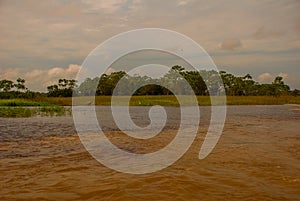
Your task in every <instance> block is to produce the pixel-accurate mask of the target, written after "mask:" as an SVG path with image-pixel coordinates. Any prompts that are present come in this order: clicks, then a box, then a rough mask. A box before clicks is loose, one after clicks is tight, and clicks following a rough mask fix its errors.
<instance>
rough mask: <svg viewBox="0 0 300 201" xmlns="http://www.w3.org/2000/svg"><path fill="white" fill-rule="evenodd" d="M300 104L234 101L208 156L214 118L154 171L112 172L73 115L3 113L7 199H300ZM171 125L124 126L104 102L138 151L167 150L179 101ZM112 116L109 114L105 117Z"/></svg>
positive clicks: (2, 179)
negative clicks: (141, 132) (156, 128)
mask: <svg viewBox="0 0 300 201" xmlns="http://www.w3.org/2000/svg"><path fill="white" fill-rule="evenodd" d="M299 109H300V107H299V106H289V105H284V106H229V107H228V114H227V120H226V124H225V128H224V132H223V135H222V136H221V139H220V141H219V143H218V144H217V146H216V147H215V149H214V151H213V152H212V153H211V154H210V155H209V156H208V157H207V158H205V159H204V160H198V152H199V149H200V146H201V143H202V142H203V138H204V137H205V133H206V131H207V128H208V124H209V118H210V115H209V107H202V108H201V126H200V130H199V133H198V136H197V139H196V140H195V142H194V143H193V145H192V146H191V148H190V149H189V151H188V152H187V153H186V154H185V155H184V156H183V157H182V158H181V159H180V160H179V161H177V162H176V163H175V164H173V165H172V166H170V167H168V168H166V169H164V170H162V171H159V172H156V173H152V174H145V175H129V174H124V173H118V172H115V171H112V170H110V169H108V168H106V167H105V166H103V165H101V164H99V163H98V162H97V161H95V160H94V159H93V158H92V157H91V156H90V155H89V154H88V153H87V152H86V151H85V149H84V148H83V146H82V145H81V143H80V140H79V138H78V136H77V135H75V129H74V126H73V120H72V117H51V118H50V117H43V118H36V117H34V118H16V119H7V118H0V164H1V166H0V172H1V174H0V186H1V188H0V199H1V200H229V199H230V200H300V193H299V189H300V176H299V175H300V155H299V153H300V134H299V130H300V124H299V120H300V110H299ZM148 110H149V108H148V107H133V108H131V115H132V119H133V121H134V122H135V123H136V124H137V125H140V126H147V125H148V124H149V119H148V116H147V115H148V114H147V111H148ZM166 111H167V115H168V121H167V124H166V127H165V129H164V130H163V132H162V133H160V134H159V135H158V136H155V137H154V138H153V139H150V140H141V139H132V138H129V137H128V136H126V135H124V134H123V133H121V132H119V131H118V128H117V127H116V126H115V125H114V123H113V122H112V121H111V120H110V119H109V118H108V117H109V109H108V108H107V107H98V108H97V112H98V113H97V115H98V120H99V121H100V123H102V124H103V125H105V129H104V130H105V134H106V135H107V136H108V138H109V139H110V140H111V141H112V142H113V143H114V144H116V145H117V146H119V147H121V148H122V149H124V150H126V151H129V152H135V153H149V152H152V151H155V150H159V149H161V148H162V147H164V146H165V145H166V144H168V143H169V142H170V141H172V139H173V138H174V136H175V134H176V129H177V128H178V123H179V119H180V111H179V110H178V108H175V107H169V108H167V110H166ZM103 116H105V117H106V118H103Z"/></svg>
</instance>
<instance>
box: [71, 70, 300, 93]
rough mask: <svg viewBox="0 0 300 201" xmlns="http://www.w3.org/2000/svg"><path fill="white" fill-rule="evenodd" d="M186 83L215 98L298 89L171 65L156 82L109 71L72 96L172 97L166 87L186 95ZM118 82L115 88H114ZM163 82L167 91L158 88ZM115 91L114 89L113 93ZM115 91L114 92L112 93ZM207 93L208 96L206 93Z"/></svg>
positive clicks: (277, 80) (280, 81) (276, 81)
mask: <svg viewBox="0 0 300 201" xmlns="http://www.w3.org/2000/svg"><path fill="white" fill-rule="evenodd" d="M219 77H221V78H222V80H223V84H224V88H220V87H219V86H220V85H222V83H220V80H219V79H218V78H219ZM185 81H187V82H188V83H189V85H190V86H191V87H192V89H193V92H194V93H195V94H196V95H218V94H221V93H222V92H224V90H225V92H226V94H227V95H229V96H274V97H279V96H282V95H293V96H299V95H300V93H299V92H300V91H299V90H293V91H291V90H290V87H289V86H288V85H286V84H285V83H284V81H283V78H282V77H280V76H277V77H276V78H275V79H274V81H273V82H272V83H271V84H260V83H258V82H255V81H254V80H253V79H252V77H251V75H249V74H247V75H245V76H234V75H232V74H230V73H226V72H225V71H220V72H219V73H218V72H216V71H205V70H203V71H200V72H198V71H185V69H184V68H183V67H181V66H173V67H172V68H171V69H170V70H169V71H168V73H166V74H165V75H164V76H163V77H161V78H158V79H153V78H151V77H147V76H139V75H134V76H130V75H128V74H126V72H123V71H119V72H113V73H111V74H110V75H106V74H103V75H102V76H101V77H100V78H98V77H96V78H94V79H91V78H87V79H86V80H85V81H84V82H83V83H82V84H80V86H79V87H78V88H76V89H75V94H76V95H78V96H91V95H94V94H96V95H104V96H110V95H112V94H113V93H114V95H130V94H131V92H130V91H129V89H131V88H137V87H136V86H140V85H144V86H143V87H141V88H138V89H137V90H136V91H135V92H134V94H133V95H172V94H173V93H172V92H171V91H169V90H168V89H167V88H170V89H175V90H176V91H175V92H176V94H177V95H190V94H191V93H190V91H189V90H188V88H186V87H185V85H184V82H185ZM117 83H118V88H117V89H116V86H117ZM161 83H164V84H165V86H167V88H164V87H162V86H161ZM115 89H116V90H115ZM114 90H115V91H114ZM209 93H210V94H209Z"/></svg>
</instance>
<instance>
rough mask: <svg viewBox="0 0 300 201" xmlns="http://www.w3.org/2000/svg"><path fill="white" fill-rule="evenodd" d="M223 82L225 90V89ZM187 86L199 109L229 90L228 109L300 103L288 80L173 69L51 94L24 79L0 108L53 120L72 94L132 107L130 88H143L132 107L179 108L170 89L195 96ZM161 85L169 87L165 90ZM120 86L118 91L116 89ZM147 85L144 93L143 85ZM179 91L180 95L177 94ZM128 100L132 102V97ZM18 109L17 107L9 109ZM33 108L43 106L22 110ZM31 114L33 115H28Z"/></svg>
mask: <svg viewBox="0 0 300 201" xmlns="http://www.w3.org/2000/svg"><path fill="white" fill-rule="evenodd" d="M218 77H221V78H222V81H223V84H224V88H223V89H222V88H220V87H219V85H220V80H219V79H218ZM184 82H187V83H188V84H189V85H190V86H191V88H192V90H193V92H194V93H195V94H196V95H197V98H198V102H199V105H210V97H209V95H211V96H215V95H218V94H220V93H222V92H224V91H222V90H225V92H226V94H227V97H226V98H227V104H228V105H245V104H253V105H254V104H255V105H261V104H270V105H274V104H300V90H298V89H295V90H292V91H291V90H290V87H289V86H288V85H286V84H285V82H284V80H283V78H282V77H279V76H278V77H276V78H275V79H274V81H273V82H272V83H271V84H260V83H258V82H255V81H254V80H253V79H252V77H251V75H249V74H247V75H245V76H234V75H232V74H230V73H226V72H225V71H220V72H216V71H205V70H204V71H200V72H198V71H186V70H185V69H184V68H183V67H181V66H178V65H177V66H173V67H172V68H171V69H170V70H169V71H168V72H167V73H166V74H165V75H164V76H163V77H161V78H157V79H153V78H150V77H147V76H139V75H134V76H130V75H128V74H127V73H126V72H123V71H120V72H113V73H111V74H110V75H107V74H103V75H102V76H101V77H95V78H87V79H86V80H85V81H84V82H83V83H81V84H80V85H79V86H77V81H76V80H68V79H59V80H58V83H57V84H54V85H51V86H48V87H47V90H48V92H47V93H40V92H33V91H30V90H28V88H27V87H26V86H25V83H26V81H25V80H24V79H21V78H18V79H17V80H16V81H15V82H13V81H11V80H0V107H1V115H0V116H7V115H8V113H11V115H12V116H17V114H20V115H21V116H32V115H42V114H43V113H47V114H50V115H54V114H62V113H64V111H63V109H62V108H61V107H56V106H55V105H59V106H71V105H72V98H71V97H72V95H75V96H76V97H75V98H76V99H80V100H81V101H80V102H81V103H83V104H91V103H90V97H89V96H94V95H96V97H95V100H94V103H95V104H96V105H110V104H111V95H112V94H113V93H114V95H117V96H118V98H119V100H118V104H120V105H124V104H126V102H125V99H126V98H127V97H128V95H130V94H131V92H130V91H129V90H128V89H130V88H135V87H136V88H137V90H136V91H135V92H134V94H133V96H132V97H131V99H130V105H144V106H148V105H169V106H177V105H179V103H178V101H177V99H176V97H175V96H174V94H173V93H172V91H170V90H169V89H175V93H176V95H180V96H186V97H187V98H186V99H187V101H186V104H188V102H189V100H188V99H189V98H188V95H190V94H191V93H190V91H189V90H188V88H186V87H185V85H184ZM161 83H163V84H164V86H166V87H162V86H161ZM117 84H118V89H117V90H115V92H114V89H115V87H116V86H117ZM141 84H142V85H143V87H140V88H138V87H137V86H140V85H141ZM173 92H174V90H173ZM126 96H127V97H126ZM9 106H13V107H15V108H7V107H9ZM27 106H34V107H38V109H33V108H30V109H29V108H21V107H27ZM28 109H29V110H28Z"/></svg>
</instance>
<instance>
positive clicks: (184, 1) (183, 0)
mask: <svg viewBox="0 0 300 201" xmlns="http://www.w3.org/2000/svg"><path fill="white" fill-rule="evenodd" d="M188 3H189V0H179V1H178V2H177V5H178V6H185V5H187V4H188Z"/></svg>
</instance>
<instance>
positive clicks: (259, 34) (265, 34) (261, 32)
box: [253, 26, 284, 39]
mask: <svg viewBox="0 0 300 201" xmlns="http://www.w3.org/2000/svg"><path fill="white" fill-rule="evenodd" d="M283 35H284V33H283V32H280V31H271V30H266V28H265V27H264V26H262V27H260V28H258V29H257V31H256V32H255V33H254V34H253V36H254V38H255V39H264V38H269V37H274V38H278V37H280V36H283Z"/></svg>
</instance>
